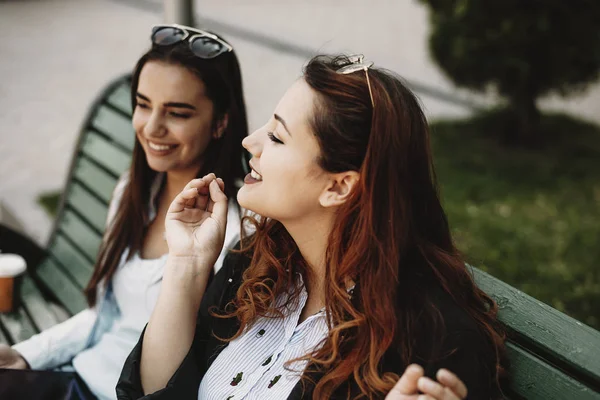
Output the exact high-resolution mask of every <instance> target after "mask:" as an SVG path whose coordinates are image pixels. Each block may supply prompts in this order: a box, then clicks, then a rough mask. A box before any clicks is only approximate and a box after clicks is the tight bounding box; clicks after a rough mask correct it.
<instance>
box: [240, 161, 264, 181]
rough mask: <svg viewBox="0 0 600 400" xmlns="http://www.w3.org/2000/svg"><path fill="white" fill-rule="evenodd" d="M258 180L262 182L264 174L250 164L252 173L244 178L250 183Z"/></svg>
mask: <svg viewBox="0 0 600 400" xmlns="http://www.w3.org/2000/svg"><path fill="white" fill-rule="evenodd" d="M258 182H262V175H261V174H259V173H258V172H256V170H255V169H254V168H252V165H250V173H249V174H248V175H246V177H245V178H244V183H246V184H249V185H250V184H253V183H258Z"/></svg>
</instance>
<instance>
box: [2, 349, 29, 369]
mask: <svg viewBox="0 0 600 400" xmlns="http://www.w3.org/2000/svg"><path fill="white" fill-rule="evenodd" d="M0 368H8V369H27V363H26V362H25V359H24V358H23V357H22V356H21V353H19V352H18V351H16V350H14V349H13V348H11V347H10V346H7V345H5V344H0Z"/></svg>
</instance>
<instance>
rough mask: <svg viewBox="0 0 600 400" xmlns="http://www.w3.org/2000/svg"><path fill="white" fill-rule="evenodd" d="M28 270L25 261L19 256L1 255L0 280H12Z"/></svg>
mask: <svg viewBox="0 0 600 400" xmlns="http://www.w3.org/2000/svg"><path fill="white" fill-rule="evenodd" d="M26 269H27V263H26V262H25V259H24V258H23V257H21V256H20V255H18V254H2V253H0V278H12V277H15V276H17V275H20V274H22V273H23V272H25V270H26Z"/></svg>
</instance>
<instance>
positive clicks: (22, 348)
mask: <svg viewBox="0 0 600 400" xmlns="http://www.w3.org/2000/svg"><path fill="white" fill-rule="evenodd" d="M163 175H164V174H159V176H158V177H157V179H156V180H155V182H154V183H153V187H152V190H151V199H153V200H154V199H155V198H156V195H157V194H158V192H159V189H160V186H161V184H162V179H163ZM126 183H127V179H126V177H124V178H122V179H121V180H120V181H119V183H118V184H117V187H116V188H115V191H114V193H113V199H112V201H111V204H110V207H109V211H108V218H107V221H111V220H112V218H113V217H114V215H115V212H116V208H117V206H118V203H119V199H120V197H121V195H122V193H123V191H124V188H125V186H126ZM149 207H150V213H149V216H150V221H152V220H153V219H154V218H155V216H156V212H155V209H154V205H153V201H151V204H150V205H149ZM227 218H228V219H227V227H226V234H225V246H224V248H223V251H222V252H221V255H220V256H219V259H218V260H217V262H216V263H215V266H214V268H215V270H218V269H219V268H220V267H221V265H222V263H223V259H224V258H225V255H226V253H227V251H228V250H229V248H231V247H232V246H233V245H235V242H236V241H237V238H238V237H239V230H240V217H239V214H238V211H237V208H236V207H235V206H234V205H233V204H230V207H229V211H228V215H227ZM125 258H126V255H122V256H121V261H120V265H119V267H118V269H117V272H116V273H115V275H114V277H113V279H112V285H113V294H114V296H115V300H116V302H117V304H118V306H119V309H120V312H121V316H120V318H119V319H118V320H115V321H114V322H113V324H112V327H111V328H110V330H109V331H108V332H105V333H104V334H103V335H102V336H101V338H100V340H99V341H98V342H97V343H96V344H95V345H94V346H93V347H90V348H86V345H87V343H88V338H89V337H90V333H91V331H92V329H93V327H94V324H95V322H96V319H97V318H98V309H99V307H98V304H99V302H100V301H98V303H97V304H96V306H95V307H93V308H88V309H85V310H83V311H81V312H79V313H78V314H76V315H74V316H73V317H71V318H69V319H68V320H66V321H64V322H63V323H60V324H58V325H55V326H53V327H52V328H50V329H47V330H45V331H43V332H41V333H40V334H37V335H35V336H33V337H31V338H30V339H28V340H26V341H23V342H21V343H18V344H16V345H14V346H13V348H14V349H15V350H17V351H18V352H19V353H21V355H22V356H23V358H25V360H27V362H28V363H29V365H30V366H31V368H32V369H52V368H55V367H58V366H60V365H63V364H66V363H69V362H72V363H73V367H74V368H75V370H76V371H77V373H79V375H80V376H81V377H82V378H83V380H84V381H85V383H86V384H87V385H88V386H89V388H90V389H91V390H92V392H94V394H95V395H96V396H97V397H98V398H99V399H101V400H104V399H115V398H116V392H115V386H116V384H117V381H118V378H119V375H120V373H121V369H122V368H123V364H124V362H125V359H126V358H127V356H128V355H129V353H130V352H131V350H132V349H133V347H134V346H135V345H136V343H137V342H138V340H139V337H140V335H141V333H142V330H143V328H144V326H145V324H146V323H147V322H148V320H149V318H150V314H151V313H152V310H153V309H154V306H155V304H156V301H157V300H158V294H159V290H160V282H161V281H162V274H163V270H164V266H165V263H166V259H167V257H166V255H164V256H162V257H160V258H157V259H152V260H144V259H141V258H140V257H139V255H138V254H135V255H134V256H133V257H132V258H131V260H129V261H127V262H125ZM100 286H103V285H100ZM99 290H100V289H99ZM98 299H100V296H99V297H98Z"/></svg>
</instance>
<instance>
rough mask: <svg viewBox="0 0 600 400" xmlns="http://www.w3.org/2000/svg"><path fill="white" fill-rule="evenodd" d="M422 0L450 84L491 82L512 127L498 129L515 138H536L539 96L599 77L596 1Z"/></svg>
mask: <svg viewBox="0 0 600 400" xmlns="http://www.w3.org/2000/svg"><path fill="white" fill-rule="evenodd" d="M420 1H421V2H422V3H425V4H427V5H428V6H429V7H430V9H431V14H430V19H431V23H432V33H431V37H430V43H429V45H430V50H431V54H432V56H433V58H434V60H435V61H436V62H437V63H438V64H439V66H440V67H441V68H442V70H443V71H444V72H445V73H446V74H447V75H448V76H449V77H450V79H451V80H452V81H453V82H454V83H455V84H456V85H458V86H464V87H467V88H470V89H474V90H479V91H485V90H486V89H487V88H488V87H490V86H491V87H493V88H495V89H496V90H497V91H498V92H499V93H500V94H501V95H503V96H505V98H507V99H508V100H509V103H510V107H511V113H510V114H508V115H507V116H506V119H505V125H506V124H509V125H510V126H509V129H507V130H506V131H504V132H501V133H502V134H503V135H505V137H506V138H507V139H509V140H511V141H513V142H517V143H521V144H529V145H539V144H540V140H541V139H542V136H541V134H542V133H543V132H542V131H541V130H540V129H539V112H538V109H537V106H536V100H537V99H538V98H539V97H540V96H543V95H545V94H548V93H550V92H555V93H559V94H561V95H567V94H569V93H573V92H578V91H581V90H583V89H584V88H585V87H586V85H587V84H589V83H590V82H593V81H596V80H597V79H598V76H599V72H600V3H599V2H597V1H589V2H588V1H582V0H575V1H569V2H566V1H523V0H503V1H487V0H456V1H455V0H420ZM494 130H495V131H497V129H494Z"/></svg>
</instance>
